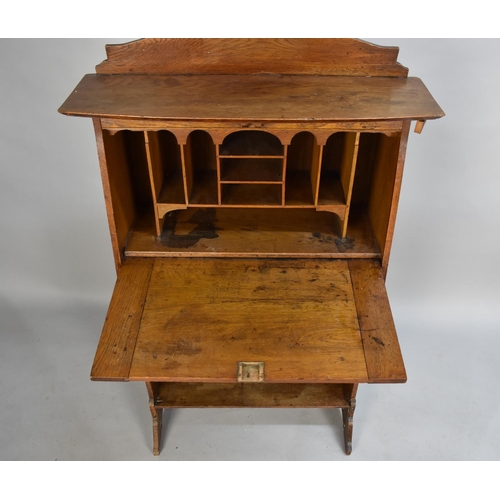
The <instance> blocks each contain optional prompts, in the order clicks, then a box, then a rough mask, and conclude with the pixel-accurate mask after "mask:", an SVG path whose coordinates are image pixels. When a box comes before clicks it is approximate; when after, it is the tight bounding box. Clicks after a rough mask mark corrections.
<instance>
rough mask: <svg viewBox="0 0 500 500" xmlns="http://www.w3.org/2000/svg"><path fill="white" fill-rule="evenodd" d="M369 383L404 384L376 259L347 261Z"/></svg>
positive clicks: (399, 356)
mask: <svg viewBox="0 0 500 500" xmlns="http://www.w3.org/2000/svg"><path fill="white" fill-rule="evenodd" d="M349 269H350V271H351V279H352V285H353V287H354V298H355V301H356V307H357V309H358V318H359V327H360V330H361V336H362V338H363V347H364V351H365V357H366V367H367V370H368V377H369V382H378V383H382V382H393V383H394V382H406V371H405V367H404V363H403V357H402V355H401V349H400V347H399V341H398V336H397V334H396V328H395V326H394V320H393V318H392V313H391V307H390V305H389V300H388V298H387V291H386V289H385V284H384V280H383V276H382V270H381V268H380V264H379V263H378V262H377V261H376V260H359V261H354V260H351V261H349Z"/></svg>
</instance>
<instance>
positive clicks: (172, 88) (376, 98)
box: [59, 75, 443, 122]
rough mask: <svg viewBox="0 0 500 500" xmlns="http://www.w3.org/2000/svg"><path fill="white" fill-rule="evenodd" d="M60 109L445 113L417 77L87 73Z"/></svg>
mask: <svg viewBox="0 0 500 500" xmlns="http://www.w3.org/2000/svg"><path fill="white" fill-rule="evenodd" d="M59 111H60V112H61V113H63V114H67V115H74V116H95V117H106V118H138V119H141V118H150V119H163V120H191V121H193V120H196V121H200V120H220V121H242V120H244V121H261V122H265V121H275V122H284V121H291V122H296V121H304V122H311V121H313V120H314V121H342V120H348V121H367V120H402V119H414V120H416V119H418V120H427V119H435V118H439V117H441V116H443V111H442V110H441V108H440V107H439V106H438V105H437V103H436V102H435V101H434V99H433V98H432V96H431V94H430V93H429V91H428V90H427V88H426V87H425V85H424V84H423V83H422V82H421V81H420V80H419V79H418V78H413V77H412V78H377V77H375V78H358V77H335V76H332V77H328V76H276V75H265V76H263V75H251V76H238V75H236V76H235V75H196V76H174V77H172V76H158V75H86V76H85V77H84V78H83V79H82V81H81V82H80V83H79V84H78V86H77V88H76V89H75V90H74V91H73V93H72V94H71V95H70V96H69V97H68V99H67V100H66V102H65V103H64V104H63V105H62V106H61V108H60V109H59Z"/></svg>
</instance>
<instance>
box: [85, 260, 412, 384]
mask: <svg viewBox="0 0 500 500" xmlns="http://www.w3.org/2000/svg"><path fill="white" fill-rule="evenodd" d="M377 266H378V264H377V263H376V261H370V260H359V259H354V260H352V261H347V260H333V261H329V260H315V259H302V260H301V259H297V260H295V259H294V260H283V259H277V260H273V259H266V260H258V259H175V258H172V259H154V258H149V259H128V260H126V261H125V264H124V265H123V266H122V268H121V269H120V272H119V277H118V281H117V285H116V288H115V292H114V294H113V298H112V300H111V304H110V308H109V311H108V315H107V319H106V323H105V325H104V329H103V334H102V336H101V340H100V343H99V346H98V350H97V353H96V358H95V360H94V366H93V368H92V375H91V377H92V379H94V380H137V381H138V380H143V381H170V382H224V383H234V382H236V378H237V365H238V362H263V363H264V365H265V368H264V376H265V382H286V383H293V382H295V383H296V382H300V383H306V382H309V383H319V382H327V383H358V382H402V381H404V380H406V375H405V371H404V366H403V361H402V358H401V353H400V351H399V344H398V341H397V336H396V332H395V329H394V325H393V323H392V316H391V313H390V309H389V305H388V301H387V296H386V292H385V287H384V285H383V280H382V279H381V278H380V268H379V267H377Z"/></svg>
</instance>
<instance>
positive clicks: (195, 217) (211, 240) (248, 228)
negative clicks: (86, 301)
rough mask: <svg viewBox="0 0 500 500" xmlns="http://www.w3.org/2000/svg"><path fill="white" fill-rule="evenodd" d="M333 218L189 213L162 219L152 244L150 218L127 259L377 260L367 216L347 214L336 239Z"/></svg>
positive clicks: (296, 213) (307, 213)
mask: <svg viewBox="0 0 500 500" xmlns="http://www.w3.org/2000/svg"><path fill="white" fill-rule="evenodd" d="M339 236H340V232H339V224H338V220H337V217H336V216H335V215H334V214H331V213H328V212H316V211H315V210H314V209H313V210H311V209H302V210H298V209H292V208H287V209H283V210H273V209H268V210H262V209H251V210H249V209H226V208H221V209H216V208H209V209H206V208H189V209H187V210H179V211H177V212H173V213H171V214H169V215H167V216H166V223H165V225H164V228H163V233H162V237H161V238H160V239H158V238H156V233H155V226H154V221H153V218H152V217H149V218H148V217H145V218H142V219H140V220H138V221H137V223H136V225H135V226H134V227H133V229H132V232H131V234H130V236H129V239H128V241H127V246H126V248H125V255H126V256H128V257H260V258H264V257H283V258H290V257H302V258H318V257H321V258H345V257H348V258H369V257H380V251H379V249H378V246H377V243H376V241H375V238H374V236H373V234H372V231H371V227H370V223H369V221H368V219H367V217H366V214H363V213H362V212H353V213H351V216H350V219H349V233H348V238H347V239H345V240H342V239H340V237H339Z"/></svg>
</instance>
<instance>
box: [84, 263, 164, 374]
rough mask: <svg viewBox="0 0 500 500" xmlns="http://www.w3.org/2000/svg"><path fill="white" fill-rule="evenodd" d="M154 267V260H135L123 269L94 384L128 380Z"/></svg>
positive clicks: (95, 366) (98, 354)
mask: <svg viewBox="0 0 500 500" xmlns="http://www.w3.org/2000/svg"><path fill="white" fill-rule="evenodd" d="M153 264H154V261H153V260H152V259H133V260H126V261H125V262H124V263H123V265H122V266H121V268H120V270H119V272H118V279H117V281H116V285H115V289H114V291H113V296H112V298H111V302H110V304H109V309H108V313H107V315H106V321H105V323H104V327H103V330H102V334H101V338H100V340H99V345H98V348H97V352H96V355H95V358H94V364H93V366H92V371H91V374H90V378H91V379H92V380H127V379H128V377H129V371H130V365H131V362H132V356H133V354H134V349H135V343H136V340H137V334H138V331H139V325H140V322H141V318H142V310H143V307H144V301H145V298H146V292H147V289H148V284H149V280H150V278H151V272H152V269H153Z"/></svg>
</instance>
